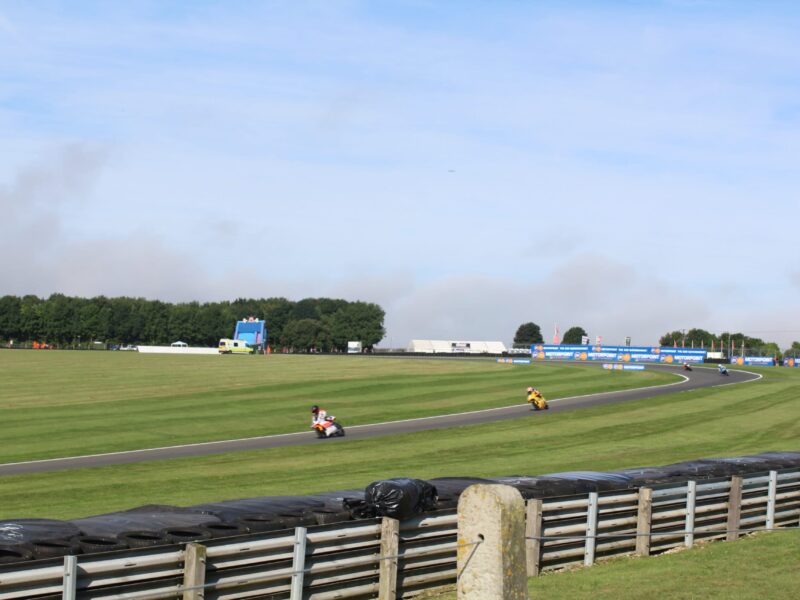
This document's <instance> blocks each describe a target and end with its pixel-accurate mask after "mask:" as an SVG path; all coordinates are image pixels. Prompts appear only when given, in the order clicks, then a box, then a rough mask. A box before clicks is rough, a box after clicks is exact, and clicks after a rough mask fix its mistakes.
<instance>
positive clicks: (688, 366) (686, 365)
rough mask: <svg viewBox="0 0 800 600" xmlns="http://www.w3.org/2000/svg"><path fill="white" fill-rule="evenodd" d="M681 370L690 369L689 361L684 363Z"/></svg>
mask: <svg viewBox="0 0 800 600" xmlns="http://www.w3.org/2000/svg"><path fill="white" fill-rule="evenodd" d="M683 370H684V371H691V370H692V367H691V365H690V364H689V363H684V365H683Z"/></svg>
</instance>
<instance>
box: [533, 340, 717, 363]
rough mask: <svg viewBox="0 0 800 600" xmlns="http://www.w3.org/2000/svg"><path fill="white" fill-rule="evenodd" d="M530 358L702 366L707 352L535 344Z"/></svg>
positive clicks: (669, 348) (687, 349)
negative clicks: (698, 364) (700, 364)
mask: <svg viewBox="0 0 800 600" xmlns="http://www.w3.org/2000/svg"><path fill="white" fill-rule="evenodd" d="M531 357H532V358H533V359H536V360H577V361H595V360H601V361H606V362H607V361H619V362H661V363H685V362H690V363H702V362H703V361H704V360H705V358H706V350H705V349H703V348H673V347H656V346H590V345H586V346H582V345H570V344H564V345H554V344H534V345H532V346H531Z"/></svg>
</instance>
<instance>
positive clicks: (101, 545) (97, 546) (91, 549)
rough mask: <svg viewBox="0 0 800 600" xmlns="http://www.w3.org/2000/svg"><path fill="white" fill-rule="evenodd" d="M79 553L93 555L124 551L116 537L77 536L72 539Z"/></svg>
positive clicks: (123, 546) (122, 545)
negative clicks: (79, 550)
mask: <svg viewBox="0 0 800 600" xmlns="http://www.w3.org/2000/svg"><path fill="white" fill-rule="evenodd" d="M73 542H75V543H76V544H77V545H78V547H79V548H80V549H81V552H82V553H84V554H94V553H95V552H111V551H112V550H124V549H125V548H127V546H126V545H125V544H123V543H122V542H120V541H119V540H118V539H117V538H116V537H107V536H102V535H79V536H76V537H75V538H73Z"/></svg>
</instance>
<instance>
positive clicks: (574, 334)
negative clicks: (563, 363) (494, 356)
mask: <svg viewBox="0 0 800 600" xmlns="http://www.w3.org/2000/svg"><path fill="white" fill-rule="evenodd" d="M586 335H587V334H586V330H585V329H584V328H583V327H579V326H577V325H576V326H574V327H570V328H569V329H567V330H566V331H565V332H564V337H563V338H561V343H562V344H580V343H581V341H582V340H583V338H584V336H586ZM543 343H544V337H542V328H541V327H539V326H538V325H537V324H536V323H533V322H528V323H523V324H522V325H520V326H519V327H518V328H517V333H516V334H514V347H515V348H526V347H528V346H530V345H531V344H543Z"/></svg>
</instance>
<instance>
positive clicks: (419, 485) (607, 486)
mask: <svg viewBox="0 0 800 600" xmlns="http://www.w3.org/2000/svg"><path fill="white" fill-rule="evenodd" d="M798 467H800V452H797V451H792V452H763V453H761V454H754V455H749V456H738V457H733V458H706V459H701V460H694V461H686V462H681V463H675V464H671V465H665V466H661V467H634V468H628V469H620V470H618V471H612V472H598V471H569V472H564V473H549V474H545V475H535V476H532V475H509V476H505V477H494V478H479V477H439V478H436V479H430V480H427V481H426V480H419V479H407V478H397V479H387V480H381V481H376V482H373V483H371V484H370V485H369V486H367V488H366V489H348V490H338V491H333V492H325V493H321V494H314V495H308V496H262V497H257V498H247V499H242V500H228V501H224V502H213V503H206V504H197V505H195V506H188V507H180V506H169V505H148V506H141V507H139V508H134V509H131V510H127V511H121V512H116V513H109V514H105V515H97V516H93V517H87V518H84V519H75V520H73V521H58V520H53V519H14V520H7V521H0V563H8V562H20V561H27V560H31V559H38V558H48V557H54V556H63V555H66V554H79V553H81V552H83V553H90V552H102V551H109V550H117V549H120V548H139V547H145V546H153V545H161V544H174V543H180V542H186V541H191V540H205V539H210V538H214V537H223V536H235V535H241V534H243V533H248V532H263V531H274V530H279V529H290V528H293V527H297V526H308V525H318V524H325V523H336V522H341V521H347V520H349V519H352V518H365V517H374V516H390V517H394V518H398V519H404V518H408V517H410V516H413V515H417V514H420V513H425V512H428V511H431V510H437V509H445V508H453V507H455V506H457V504H458V498H459V496H460V495H461V493H462V492H463V491H464V490H465V489H466V488H468V487H469V486H471V485H473V484H476V483H499V484H505V485H510V486H512V487H514V488H516V489H517V490H519V491H520V493H521V494H522V496H523V498H525V499H530V498H547V497H554V496H569V495H574V494H585V493H587V492H601V491H607V490H616V489H629V488H638V487H640V486H643V485H657V484H662V483H681V482H684V481H687V480H689V479H708V478H714V477H730V476H731V475H745V474H748V473H756V472H765V471H770V470H774V469H787V468H798Z"/></svg>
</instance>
